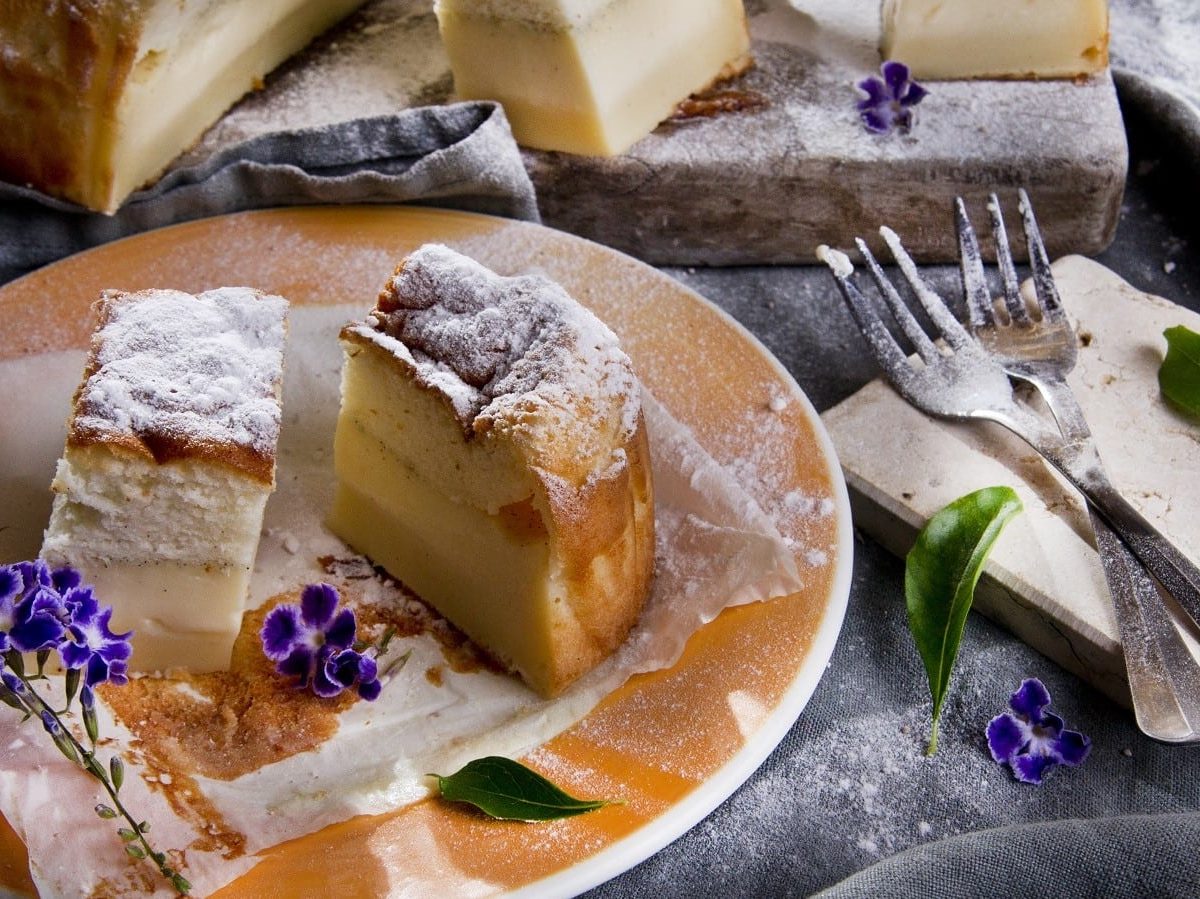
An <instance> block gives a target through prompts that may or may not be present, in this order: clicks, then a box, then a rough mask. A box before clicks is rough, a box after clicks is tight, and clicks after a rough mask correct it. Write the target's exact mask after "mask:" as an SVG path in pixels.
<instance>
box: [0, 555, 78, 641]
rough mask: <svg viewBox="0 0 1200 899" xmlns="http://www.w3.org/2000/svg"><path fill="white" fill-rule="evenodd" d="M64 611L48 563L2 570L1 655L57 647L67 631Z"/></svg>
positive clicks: (10, 566) (21, 564) (0, 594)
mask: <svg viewBox="0 0 1200 899" xmlns="http://www.w3.org/2000/svg"><path fill="white" fill-rule="evenodd" d="M64 611H65V610H64V608H63V605H62V597H61V595H60V594H59V592H58V590H57V589H55V586H54V581H53V577H52V574H51V572H50V569H49V568H47V567H46V563H45V562H42V561H38V562H18V563H17V564H15V565H5V566H3V567H0V653H5V652H8V651H10V650H15V651H16V652H36V651H37V650H39V649H46V648H48V647H53V646H55V645H57V643H58V641H59V640H61V639H62V635H63V632H64V630H65V628H64V626H63V622H62V618H63V614H64Z"/></svg>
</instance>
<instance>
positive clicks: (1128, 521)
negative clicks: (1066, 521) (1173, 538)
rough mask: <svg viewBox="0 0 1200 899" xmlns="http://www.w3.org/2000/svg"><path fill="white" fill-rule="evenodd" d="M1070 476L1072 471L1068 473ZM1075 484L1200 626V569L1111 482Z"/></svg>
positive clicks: (1194, 622)
mask: <svg viewBox="0 0 1200 899" xmlns="http://www.w3.org/2000/svg"><path fill="white" fill-rule="evenodd" d="M1064 474H1066V475H1067V476H1068V478H1069V477H1070V472H1065V471H1064ZM1076 486H1077V487H1078V488H1079V489H1080V490H1081V491H1082V492H1083V495H1084V496H1086V497H1087V499H1088V501H1089V502H1090V503H1091V504H1092V505H1093V506H1094V507H1095V508H1096V510H1097V511H1098V512H1099V513H1100V514H1101V515H1102V516H1104V519H1105V520H1106V521H1107V522H1108V523H1109V525H1110V526H1111V527H1112V529H1113V530H1114V531H1116V533H1117V535H1118V536H1119V537H1120V538H1121V540H1122V541H1124V543H1125V545H1126V546H1128V547H1129V548H1130V550H1132V552H1133V554H1134V555H1135V556H1137V557H1138V559H1139V560H1141V563H1142V564H1143V565H1145V566H1146V570H1147V571H1149V572H1150V573H1151V574H1152V575H1154V576H1155V577H1156V578H1158V580H1159V581H1160V582H1161V583H1162V585H1163V587H1165V588H1166V590H1167V592H1168V593H1170V594H1171V596H1173V597H1174V598H1175V601H1176V602H1178V603H1179V605H1180V606H1182V607H1183V610H1184V611H1185V612H1187V614H1188V617H1189V618H1191V619H1192V622H1193V624H1195V625H1196V627H1198V628H1200V568H1197V567H1196V564H1195V563H1194V562H1192V560H1191V559H1189V558H1188V557H1187V556H1185V555H1184V554H1183V553H1182V552H1180V551H1179V548H1178V547H1176V546H1175V545H1174V544H1172V543H1171V542H1170V541H1169V540H1167V538H1166V537H1164V536H1163V535H1162V534H1161V533H1159V531H1158V529H1157V528H1155V527H1154V525H1152V524H1151V523H1150V522H1148V521H1147V520H1146V519H1145V518H1143V517H1142V515H1141V513H1140V512H1138V510H1137V509H1135V508H1134V507H1133V506H1131V505H1130V504H1129V502H1128V501H1127V500H1126V499H1125V497H1123V496H1121V494H1120V493H1118V492H1117V490H1116V488H1115V487H1113V486H1112V484H1110V483H1108V481H1107V480H1104V481H1103V483H1099V484H1096V483H1078V482H1076Z"/></svg>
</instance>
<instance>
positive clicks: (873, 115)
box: [859, 106, 892, 134]
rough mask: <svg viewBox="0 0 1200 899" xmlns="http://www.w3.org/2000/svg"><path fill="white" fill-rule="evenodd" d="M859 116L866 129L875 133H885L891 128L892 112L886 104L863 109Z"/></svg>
mask: <svg viewBox="0 0 1200 899" xmlns="http://www.w3.org/2000/svg"><path fill="white" fill-rule="evenodd" d="M859 118H861V119H862V122H863V124H864V125H866V126H867V130H868V131H874V132H875V133H876V134H887V132H889V131H891V130H892V113H891V110H889V109H888V108H887V107H886V106H884V107H882V108H879V109H864V110H863V111H862V112H861V113H860V114H859Z"/></svg>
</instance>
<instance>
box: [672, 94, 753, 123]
mask: <svg viewBox="0 0 1200 899" xmlns="http://www.w3.org/2000/svg"><path fill="white" fill-rule="evenodd" d="M769 105H770V103H769V102H768V101H767V98H766V97H765V96H763V95H762V94H760V93H758V92H757V91H742V90H712V91H705V92H704V93H702V94H693V95H692V96H690V97H688V98H687V99H686V100H683V101H681V102H680V103H679V105H678V106H676V107H675V112H673V113H672V114H671V121H672V122H686V121H687V120H688V119H711V118H714V117H715V116H719V115H735V114H737V113H739V112H755V111H757V110H759V109H765V108H766V107H767V106H769Z"/></svg>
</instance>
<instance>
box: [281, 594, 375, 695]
mask: <svg viewBox="0 0 1200 899" xmlns="http://www.w3.org/2000/svg"><path fill="white" fill-rule="evenodd" d="M338 600H339V596H338V592H337V590H335V589H334V588H333V587H331V586H329V584H309V585H308V586H307V587H305V588H304V591H303V592H302V593H301V594H300V605H299V606H296V605H291V604H289V605H280V606H276V607H275V608H274V609H272V610H271V611H270V612H268V613H267V617H266V619H265V620H264V621H263V626H262V630H261V631H260V632H259V635H260V636H261V637H262V645H263V652H264V653H266V656H267V658H268V659H270V660H271V661H272V662H274V663H275V670H276V671H278V672H279V673H280V674H285V675H288V676H290V677H295V678H297V679H298V686H299V687H300V689H302V690H303V689H306V688H308V687H311V688H312V691H313V692H314V693H315V694H316V695H317V696H320V697H322V698H325V699H328V698H330V697H333V696H337V695H338V694H339V693H341V692H342V691H343V690H348V689H350V688H351V687H357V690H358V695H359V696H361V697H362V698H363V699H367V700H373V699H375V698H376V697H377V696H379V692H380V689H381V686H380V683H379V679H378V678H379V672H378V668H377V665H376V662H375V659H374V658H373V657H371V656H368V655H364V654H363V653H361V652H358V651H357V650H356V649H354V637H355V632H356V630H357V627H358V625H357V622H356V621H355V618H354V612H353V611H352V610H351V609H341V610H340V611H339V610H338V607H337V606H338Z"/></svg>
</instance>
